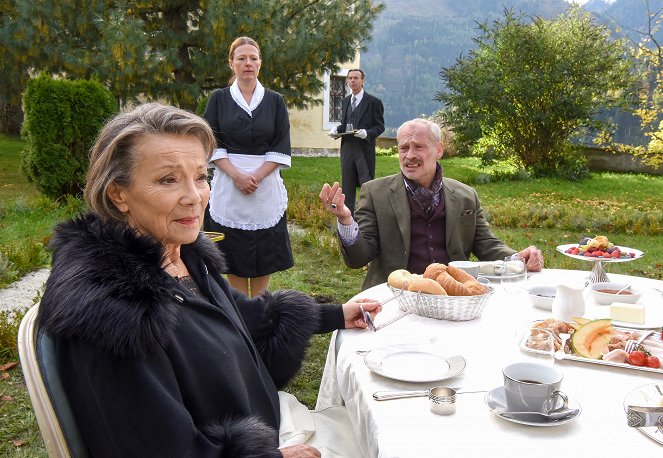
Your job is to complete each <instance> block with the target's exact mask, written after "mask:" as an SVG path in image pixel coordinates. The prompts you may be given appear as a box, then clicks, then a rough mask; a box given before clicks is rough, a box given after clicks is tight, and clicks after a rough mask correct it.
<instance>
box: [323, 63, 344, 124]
mask: <svg viewBox="0 0 663 458" xmlns="http://www.w3.org/2000/svg"><path fill="white" fill-rule="evenodd" d="M347 75H348V69H346V68H344V69H341V70H340V71H339V72H338V73H337V74H335V75H330V74H329V73H325V75H324V82H325V94H324V101H323V102H324V103H323V110H322V126H323V129H325V130H329V129H331V128H332V127H334V126H338V125H339V123H340V121H341V109H342V104H343V98H344V97H345V96H346V95H347V94H348V91H349V89H348V86H347V84H346V83H345V79H346V77H347Z"/></svg>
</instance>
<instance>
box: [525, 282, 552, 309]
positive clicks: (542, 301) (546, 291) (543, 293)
mask: <svg viewBox="0 0 663 458" xmlns="http://www.w3.org/2000/svg"><path fill="white" fill-rule="evenodd" d="M527 291H528V293H529V294H528V295H529V299H530V301H531V302H532V305H533V306H534V307H536V308H538V309H542V310H552V303H553V301H554V300H555V294H556V293H557V287H556V286H530V287H529V288H527Z"/></svg>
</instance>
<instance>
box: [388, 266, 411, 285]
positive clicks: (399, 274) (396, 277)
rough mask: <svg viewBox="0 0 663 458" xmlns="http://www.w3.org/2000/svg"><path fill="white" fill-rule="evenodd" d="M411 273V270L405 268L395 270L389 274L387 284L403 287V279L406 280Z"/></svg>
mask: <svg viewBox="0 0 663 458" xmlns="http://www.w3.org/2000/svg"><path fill="white" fill-rule="evenodd" d="M409 275H411V274H410V272H408V271H407V270H405V269H398V270H394V271H393V272H392V273H390V274H389V277H388V278H387V284H388V285H389V286H393V287H394V288H398V289H403V281H405V278H406V277H407V276H409Z"/></svg>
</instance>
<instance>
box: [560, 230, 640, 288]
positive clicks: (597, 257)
mask: <svg viewBox="0 0 663 458" xmlns="http://www.w3.org/2000/svg"><path fill="white" fill-rule="evenodd" d="M557 251H559V252H560V253H562V254H564V255H566V256H569V257H571V258H574V259H580V260H582V261H592V262H593V263H594V265H593V266H592V271H591V273H590V274H589V277H588V278H587V280H588V283H597V282H608V281H610V279H609V278H608V276H607V275H606V273H605V269H604V267H603V263H604V262H628V261H634V260H636V259H640V258H641V257H643V256H644V253H643V252H642V251H640V250H636V249H635V248H629V247H625V246H617V245H615V244H614V243H612V242H611V241H610V240H608V238H607V237H606V236H603V235H597V236H596V237H593V238H591V237H587V236H585V237H583V238H582V239H580V241H579V243H569V244H566V245H559V246H558V247H557Z"/></svg>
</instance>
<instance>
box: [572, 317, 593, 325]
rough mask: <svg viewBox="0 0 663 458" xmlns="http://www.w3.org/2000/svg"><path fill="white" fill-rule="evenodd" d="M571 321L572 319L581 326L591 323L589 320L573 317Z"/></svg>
mask: <svg viewBox="0 0 663 458" xmlns="http://www.w3.org/2000/svg"><path fill="white" fill-rule="evenodd" d="M571 319H572V320H573V321H575V322H576V323H578V324H580V325H582V324H587V323H589V322H590V321H592V320H590V319H589V318H583V317H580V316H574V317H573V318H571Z"/></svg>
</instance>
